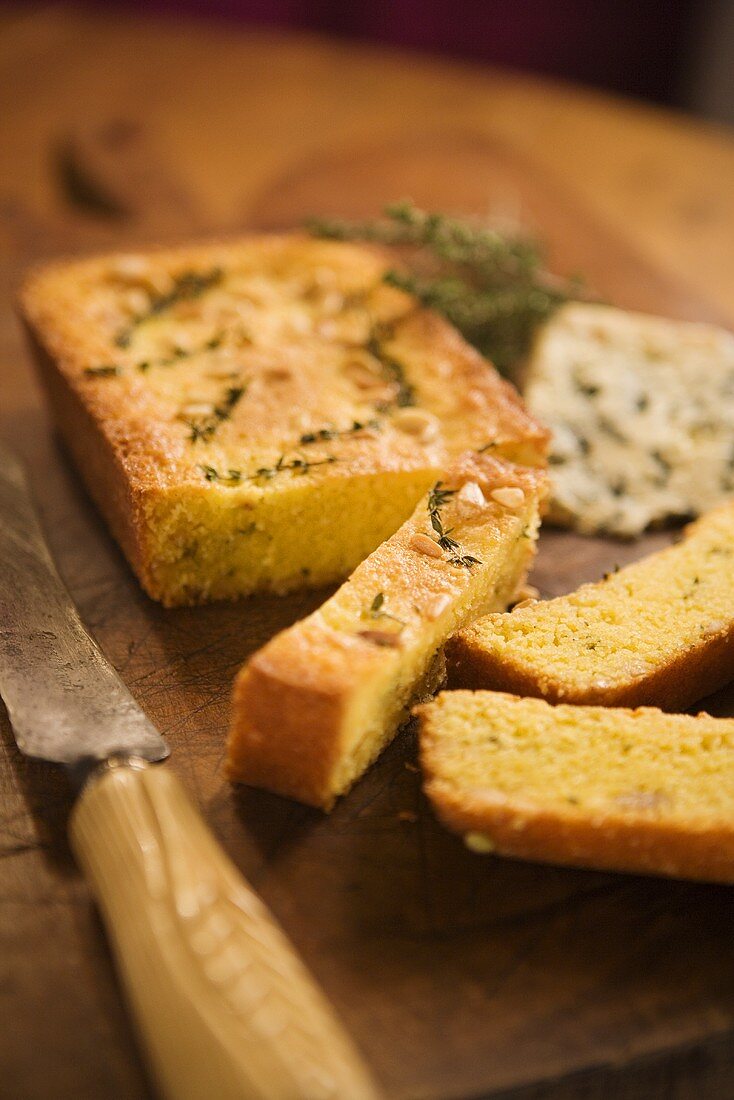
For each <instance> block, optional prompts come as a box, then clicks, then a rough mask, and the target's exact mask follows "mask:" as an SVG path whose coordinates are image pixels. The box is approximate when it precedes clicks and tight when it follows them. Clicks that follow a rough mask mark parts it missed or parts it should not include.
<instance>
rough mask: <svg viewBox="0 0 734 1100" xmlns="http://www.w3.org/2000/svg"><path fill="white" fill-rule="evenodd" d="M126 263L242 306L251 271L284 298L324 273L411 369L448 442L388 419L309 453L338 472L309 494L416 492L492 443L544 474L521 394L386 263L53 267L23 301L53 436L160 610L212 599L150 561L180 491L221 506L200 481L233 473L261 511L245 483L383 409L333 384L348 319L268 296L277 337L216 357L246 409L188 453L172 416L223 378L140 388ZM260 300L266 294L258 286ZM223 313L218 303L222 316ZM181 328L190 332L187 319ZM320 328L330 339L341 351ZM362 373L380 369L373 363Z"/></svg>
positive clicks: (283, 247)
mask: <svg viewBox="0 0 734 1100" xmlns="http://www.w3.org/2000/svg"><path fill="white" fill-rule="evenodd" d="M131 261H134V262H135V264H138V265H139V264H141V263H142V264H143V266H144V269H145V276H144V277H145V279H148V280H149V281H153V282H155V280H156V279H159V278H161V277H165V278H166V279H168V280H169V281H170V279H172V278H174V279H175V278H176V277H177V276H180V275H181V273H183V272H185V271H187V270H189V269H191V270H204V269H206V270H210V269H211V270H214V269H216V268H217V267H222V268H225V269H227V271H228V272H230V273H231V272H234V273H235V276H236V277H237V278H245V276H246V278H247V279H250V281H251V283H253V280H254V283H253V286H254V289H253V287H252V286H251V285H250V283H248V284H247V287H246V288H245V290H246V294H250V293H252V294H253V295H254V298H255V299H256V297H257V291H258V286H257V279H258V265H263V268H264V269H266V270H267V273H268V275H267V278H269V279H271V281H272V282H271V284H270V287H271V289H272V286H275V287H276V289H278V288H281V283H279V281H278V280H280V279H281V276H282V279H283V282H282V286H285V287H290V285H291V284H290V283H289V282H288V280H291V282H293V284H294V285H297V287H299V288H300V287H302V286H306V285H307V284H308V283H309V279H311V277H312V276H313V278H317V277H321V276H320V274H319V273H320V272H322V271H323V270H331V272H332V277H333V283H334V286H336V287H337V288H338V289H339V290H340V291H341V292H343V295H342V296H343V300H344V301H345V302H348V300H349V295H350V294H354V295H355V296H356V298H360V295H361V296H362V298H363V299H365V300H366V301H368V306H369V308H367V306H365V307H364V310H363V314H360V313H359V310H358V309H357V310H356V313H355V316H354V317H353V318H352V321H354V322H355V323H356V324H357V329H359V326H360V325H362V327H364V324H365V323H366V322H365V318H366V317H371V318H372V319H373V321H374V322H375V323H378V324H379V325H380V326H382V329H383V330H384V334H385V336H384V347H385V352H386V354H387V355H389V356H395V355H397V354H400V355H401V356H403V355H404V356H407V357H408V359H409V360H410V364H409V365H410V372H411V376H412V377H411V381H412V380H413V379H415V381H416V382H417V384H418V387H419V389H420V390H421V394H420V397H421V401H420V404H421V406H422V407H424V408H425V409H426V410H427V412H428V413H429V416H430V417H431V418H433V419H434V420H435V421H436V422H437V423H438V424H439V425H440V428H441V429H442V430H439V431H438V433H437V434H436V433H434V434H431V433H428V434H427V435H426V437H425V438H419V437H417V436H416V435H414V434H411V433H410V432H405V431H400V430H398V429H397V427H396V426H395V425H397V423H398V420H399V418H398V417H395V418H393V417H392V416H391V415H389V416H387V417H386V419H385V421H384V424H382V426H381V430H379V431H373V432H370V431H365V432H359V433H355V434H354V436H353V437H350V438H348V439H346V440H336V441H335V442H333V443H331V444H330V449H329V454H328V455H327V454H326V450H325V448H324V446H321V447H320V449H319V448H317V447H314V448H313V449H312V450H311V451H309V455H308V457H311V456H314V457H317V458H321V459H323V458H325V457H326V458H330V457H331V453H332V452H335V453H337V454H338V461H334V462H333V463H331V464H329V463H325V464H322V465H321V466H319V468H318V470H317V471H316V472H315V473H313V474H312V473H309V474H308V478H307V480H309V479H310V478H316V477H317V478H318V482H319V484H320V485H325V484H328V483H330V482H332V481H333V482H339V483H341V482H343V481H348V480H349V479H351V478H355V477H366V476H371V475H381V474H382V473H384V472H386V471H390V472H392V473H400V474H402V473H405V474H409V473H411V472H414V473H415V475H416V476H417V477H423V478H425V477H426V474H425V472H424V471H430V470H440V469H441V468H442V467H443V466H444V465H445V463H446V461H447V460H448V459H449V458H451V457H453V456H454V455H455V454H456V453H458V451H459V450H462V449H464V448H470V447H476V448H477V449H478V448H479V447H482V446H484V445H485V444H487V443H492V444H494V445H496V448H497V451H498V452H499V453H501V454H506V455H508V456H510V457H514V458H518V459H519V460H521V461H524V462H529V463H542V462H543V461H544V456H545V452H546V449H547V442H548V433H547V432H546V431H545V429H543V428H542V427H540V426H539V425H538V424H537V422H536V421H535V420H534V419H533V418H532V417H531V416H529V414H528V413H527V412H526V410H525V409H524V406H523V405H522V402H521V401H520V398H519V397H518V395H517V393H516V392H515V391H514V390H513V389H512V387H510V386H508V384H507V383H505V382H503V381H502V380H501V379H500V378H499V377H498V375H497V374H496V372H495V371H494V369H493V368H492V367H491V366H490V365H489V364H488V363H487V362H486V361H485V360H483V359H482V358H481V356H479V355H478V354H477V353H476V352H474V351H473V349H471V348H469V347H468V345H466V344H465V342H464V341H463V340H462V338H461V337H460V336H459V335H458V333H456V332H455V331H454V330H453V329H452V328H451V326H450V325H448V324H447V322H446V321H444V320H443V319H442V318H440V317H438V316H436V315H434V314H432V313H430V312H429V311H426V310H422V309H419V308H416V306H415V303H414V302H413V300H412V299H411V298H410V297H409V296H408V295H405V294H404V293H403V292H401V291H397V290H395V289H393V288H391V287H388V286H385V285H383V284H382V283H381V275H382V272H383V271H384V270H385V268H386V266H387V262H388V261H387V259H386V257H385V256H384V254H382V253H380V252H379V251H378V250H376V249H372V248H368V247H363V246H357V245H351V244H343V243H339V242H328V241H314V240H312V239H310V238H305V237H301V236H299V235H296V234H292V235H282V236H267V237H253V238H243V239H241V240H236V241H229V242H212V243H204V244H197V245H192V246H189V247H183V248H176V249H161V250H157V251H154V252H146V253H145V254H143V255H141V256H127V255H118V254H114V255H107V256H100V257H93V258H91V259H86V260H78V261H74V262H70V263H56V264H52V265H48V266H46V267H44V268H42V269H40V270H38V271H36V272H34V273H32V274H31V275H30V276H29V277H28V279H27V280H26V283H25V285H24V287H23V288H22V291H21V294H20V309H21V313H22V316H23V318H24V321H25V323H26V325H27V328H28V330H29V332H30V333H31V346H32V350H33V353H34V358H35V360H36V363H37V366H38V369H39V372H40V375H41V378H42V380H43V382H44V385H45V386H46V388H47V389H48V391H49V394H50V397H51V403H52V407H53V409H54V414H55V416H56V418H57V420H58V423H59V428H60V431H61V434H62V436H63V437H64V439H65V440H66V443H67V445H68V447H69V449H70V450H71V453H72V455H73V456H74V459H75V462H76V464H77V465H78V467H79V469H80V472H81V474H82V476H83V478H84V480H85V483H86V484H87V487H88V489H89V491H90V493H91V495H92V497H93V498H94V500H95V502H96V503H97V505H98V507H99V508H100V510H101V511H102V512H103V514H104V515H105V517H106V518H107V521H108V523H109V525H110V528H111V529H112V531H113V533H114V534H115V537H116V538H117V539H118V540H119V541H120V543H121V545H122V547H123V549H124V551H125V553H126V554H127V556H128V558H129V559H130V561H131V564H132V565H133V568H134V569H135V571H136V572H137V573H138V575H139V577H140V579H141V581H142V583H143V584H144V586H145V587H146V588H147V590H148V591H149V593H150V594H151V595H153V596H154V597H156V598H159V599H163V600H164V602H168V603H176V602H189V601H191V600H196V599H198V598H202V597H203V598H206V590H205V586H204V587H202V591H201V593H200V594H199V595H197V592H196V586H195V585H194V586H193V588H192V586H191V585H189V587H188V588H186V587H185V586H182V587H181V590H180V591H179V590H173V589H170V587H169V586H168V582H167V581H166V580H164V579H163V578H162V572H161V570H160V569H158V568H157V564H158V563H157V561H156V560H155V554H156V551H155V549H154V543H155V538H154V537H149V536H150V535H151V532H150V531H149V527H150V525H151V524H153V523H155V522H158V521H157V520H154V519H152V518H151V511H152V509H153V508H154V506H155V505H157V504H158V503H160V502H161V501H164V500H165V499H167V494H168V493H169V492H178V491H180V489H181V488H182V487H185V488H187V489H188V488H191V489H192V490H193V491H194V492H196V493H199V492H201V491H202V490H203V491H206V492H209V490H210V489H213V490H214V492H216V489H217V486H210V485H209V484H207V482H206V481H205V480H204V478H203V474H202V471H203V470H205V469H207V468H215V469H216V470H219V471H227V470H228V469H231V468H232V467H238V468H239V469H240V471H241V479H240V482H239V483H238V484H237V485H236V486H233V487H231V495H230V501H234V500H235V499H236V501H237V502H238V503H240V504H241V506H242V507H243V508H245V509H256V508H257V506H258V504H259V503H260V502H261V501H262V500H263V497H264V494H265V493H268V492H270V485H269V484H265V483H262V484H261V483H260V482H259V481H257V479H255V478H253V477H252V471H256V470H257V469H259V468H260V467H261V466H270V465H271V464H272V463H274V462H275V461H276V459H277V458H278V456H279V455H280V454H282V453H284V452H287V454H288V455H289V456H290V457H293V456H294V455H296V453H297V449H298V445H299V439H300V438H301V436H302V435H303V434H304V433H307V432H309V431H311V432H312V431H314V430H316V431H318V430H319V429H322V428H324V427H325V426H326V427H329V426H332V425H337V426H342V425H350V424H351V423H352V421H353V420H355V421H356V420H358V419H360V420H367V419H369V418H370V417H374V416H375V412H374V408H375V407H377V406H379V404H380V402H379V400H378V399H379V398H380V397H381V396H383V397H384V396H385V395H384V394H382V393H381V390H380V384H379V379H378V385H377V388H376V389H373V390H370V391H369V392H367V393H365V391H364V389H362V390H360V389H359V388H358V389H357V390H354V389H351V390H350V389H349V387H347V386H346V385H345V383H344V380H343V377H342V374H341V373H340V372H341V371H342V370H347V369H348V368H349V366H350V365H351V364H349V363H345V362H344V361H345V357H346V358H348V357H349V356H350V355H351V354H352V352H351V351H350V350H349V349H350V348H351V347H352V346H354V348H355V355H356V357H357V359H359V357H360V356H361V357H364V356H365V351H364V347H363V345H362V343H361V341H363V340H364V339H365V338H366V336H365V333H362V335H361V336H360V335H359V332H358V333H357V335H356V336H355V337H352V336H350V334H349V331H347V330H344V331H342V329H340V328H339V325H341V324H343V322H344V318H345V317H346V318H347V320H349V318H350V317H351V314H350V312H349V309H348V308H347V307H346V306H345V307H344V308H345V310H346V313H343V314H336V315H334V316H333V317H332V315H331V314H329V315H328V316H327V315H326V314H324V316H323V317H322V314H321V313H320V312H319V310H321V308H322V303H321V299H319V304H318V305H317V306H313V308H312V306H311V304H309V303H310V299H308V292H305V293H306V298H304V299H303V300H301V299H300V298H298V294H300V290H298V291H297V292H296V291H294V292H293V293H294V294H295V295H296V297H295V298H293V296H292V295H291V298H288V295H287V294H286V295H285V297H283V296H282V295H281V298H277V295H276V298H277V301H276V304H275V305H274V306H273V308H272V309H270V306H269V305H267V301H269V299H267V293H266V305H265V306H263V309H262V310H261V312H259V313H258V312H257V310H258V308H259V307H258V306H257V303H256V305H255V307H253V308H254V313H253V318H254V320H253V324H255V325H256V326H257V325H259V324H260V321H261V320H262V319H263V318H264V320H265V321H266V322H267V323H268V324H270V323H271V322H272V323H273V325H274V328H273V331H272V332H270V333H269V334H268V332H269V330H267V324H266V326H265V330H264V341H263V342H261V341H260V333H259V331H258V332H257V333H255V334H254V335H255V337H256V338H255V340H254V342H252V341H250V340H249V337H248V341H246V343H245V345H243V346H238V347H237V348H235V349H224V351H222V352H221V353H217V354H221V355H222V356H224V355H225V351H232V352H233V357H232V356H230V360H227V359H226V357H225V359H224V360H223V362H230V361H231V362H232V364H233V365H234V366H235V367H236V368H237V370H238V371H240V374H241V375H242V378H241V381H243V383H244V385H245V398H244V399H242V400H240V401H239V403H238V404H237V406H236V407H235V408H234V409H233V411H232V413H231V415H228V417H227V420H226V423H225V422H222V423H220V424H219V425H218V427H217V432H216V435H215V436H214V437H213V438H211V439H206V440H203V441H202V440H199V441H198V442H195V444H192V442H191V438H190V435H189V433H190V430H191V429H190V425H188V426H187V421H186V416H185V415H184V411H182V410H185V409H186V408H189V407H190V406H191V400H190V399H191V398H194V399H200V398H202V396H203V397H205V398H206V400H207V401H211V402H212V405H214V404H215V403H216V400H217V394H219V393H220V392H222V387H223V386H225V385H228V384H229V385H231V383H225V382H218V383H217V382H213V381H211V379H212V378H214V377H217V376H218V377H220V378H221V377H224V376H225V375H224V374H223V373H222V371H221V369H220V370H219V374H218V375H217V374H216V372H214V371H210V372H208V373H207V372H203V373H200V374H199V375H197V374H196V373H195V371H194V370H193V369H189V366H188V362H189V361H188V360H187V361H185V362H184V365H183V366H175V367H172V368H163V367H154V369H153V370H147V371H146V372H143V371H142V370H140V369H138V368H139V362H138V361H137V360H140V358H141V357H142V356H143V355H147V352H146V351H145V347H146V346H147V345H141V348H132V349H130V348H128V349H126V348H124V347H123V348H120V347H118V346H116V345H115V335H116V334H118V335H119V332H120V331H121V325H123V322H124V320H125V318H126V317H128V319H129V315H128V314H127V313H125V312H124V309H128V306H124V309H123V305H121V304H120V303H121V302H124V301H126V300H127V299H126V298H125V295H128V297H129V294H130V293H131V292H130V291H129V290H126V289H124V288H123V289H121V286H123V284H122V283H121V282H120V280H121V279H122V276H119V277H118V275H117V274H115V272H117V271H118V270H124V269H125V267H126V265H127V266H129V265H130V262H131ZM242 271H244V272H245V275H242V274H241V272H242ZM137 289H138V288H137V286H136V287H135V288H134V289H133V292H132V293H135V292H137ZM265 290H266V291H267V292H269V290H268V286H266V288H265ZM238 293H239V292H238ZM284 293H285V292H284ZM290 293H291V291H290V290H288V294H290ZM324 294H327V291H325V292H324ZM245 296H246V295H245ZM337 296H338V295H337ZM365 296H366V298H365ZM205 297H206V296H205ZM286 298H287V301H286ZM281 299H282V300H281ZM307 299H308V300H307ZM248 300H249V299H248ZM304 302H306V305H304ZM294 303H295V304H294ZM226 307H227V303H225V306H224V308H225V313H226ZM130 308H132V307H130ZM323 308H324V309H326V308H327V307H326V306H324V307H323ZM329 308H331V307H329ZM360 308H361V307H360ZM268 310H270V312H268ZM304 310H305V311H306V312H305V313H304ZM308 310H311V313H308ZM314 311H315V312H314ZM304 317H305V320H304ZM324 317H325V320H324ZM176 318H177V323H184V324H185V310H183V312H181V316H180V317H178V314H177V315H176ZM296 322H298V325H301V326H302V325H303V324H306V327H307V328H308V325H311V329H308V331H306V332H305V334H303V335H299V334H298V332H296V330H295V329H294V332H295V335H294V332H291V329H290V328H289V327H288V326H289V325H291V324H293V325H296ZM212 324H215V322H214V321H213V322H212ZM350 324H351V321H350ZM298 325H296V329H298ZM329 325H332V327H333V326H334V325H336V328H337V331H336V334H335V335H334V334H331V330H330V329H329V328H328V326H329ZM123 327H124V325H123ZM312 330H313V331H312ZM156 338H157V337H156ZM353 338H354V339H356V341H357V343H356V344H355V345H352V343H351V341H352V339H353ZM146 339H147V337H146ZM151 339H152V338H151ZM368 359H369V356H368ZM370 362H371V364H372V367H373V368H374V367H375V362H374V360H370ZM108 363H110V364H112V365H114V366H115V368H116V370H117V374H116V375H114V376H103V375H95V374H94V373H90V369H91V371H92V372H93V371H94V370H96V369H97V368H98V367H99V366H100V365H104V364H108ZM215 365H217V366H219V362H218V361H217V363H216V364H215ZM356 365H357V367H358V366H359V362H357V364H356ZM368 365H369V364H368ZM368 373H369V372H368ZM174 379H175V380H178V379H180V380H181V394H180V395H178V394H176V393H175V392H174V393H173V395H172V386H173V380H174ZM273 379H275V381H273ZM207 387H208V389H207ZM385 387H387V396H388V397H389V396H390V392H391V387H392V389H394V385H393V383H390V382H389V380H388V381H387V382H386V381H384V380H383V382H382V388H383V389H384V388H385ZM202 388H203V389H204V390H205V391H206V392H204V393H202ZM184 398H186V400H184ZM368 399H369V400H368ZM355 402H357V406H355ZM355 409H358V411H355ZM370 410H372V411H370ZM444 428H445V430H443V429H444ZM80 436H81V437H83V438H80ZM317 452H318V453H317ZM428 476H430V474H428ZM423 484H425V480H424V481H423ZM211 499H214V496H213V494H212V497H211ZM403 514H404V513H403ZM152 535H155V532H152ZM243 590H244V588H243Z"/></svg>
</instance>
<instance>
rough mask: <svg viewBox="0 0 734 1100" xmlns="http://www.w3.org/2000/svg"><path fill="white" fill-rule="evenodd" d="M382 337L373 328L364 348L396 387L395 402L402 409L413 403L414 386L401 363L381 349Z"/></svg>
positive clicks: (387, 379)
mask: <svg viewBox="0 0 734 1100" xmlns="http://www.w3.org/2000/svg"><path fill="white" fill-rule="evenodd" d="M384 339H385V338H384V336H382V335H381V334H380V333H378V332H377V331H375V330H373V332H372V334H371V336H370V338H369V340H368V341H367V343H366V345H365V349H366V350H367V351H368V352H369V353H370V355H373V356H374V357H375V359H377V361H378V362H379V364H380V366H381V367H382V372H383V374H384V376H385V379H386V381H388V382H390V383H392V384H393V385H395V386H396V387H397V389H396V392H395V404H396V405H397V406H398V408H401V409H404V408H407V407H408V406H409V405H415V386H413V385H412V384H411V383H410V382H409V381H408V379H407V377H406V375H405V368H404V367H403V365H402V363H399V362H398V360H397V359H393V357H392V356H391V355H388V354H387V353H386V352H385V351H384V350H383V346H382V344H383V341H384Z"/></svg>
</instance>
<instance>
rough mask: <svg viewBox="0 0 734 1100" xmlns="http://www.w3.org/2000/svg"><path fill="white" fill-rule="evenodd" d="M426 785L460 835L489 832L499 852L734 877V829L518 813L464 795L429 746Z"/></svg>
mask: <svg viewBox="0 0 734 1100" xmlns="http://www.w3.org/2000/svg"><path fill="white" fill-rule="evenodd" d="M421 765H422V767H423V770H424V772H425V774H426V780H425V784H424V786H425V791H426V794H427V796H428V797H429V799H430V800H431V803H432V805H433V807H434V809H435V810H436V813H437V814H438V816H439V818H440V819H441V821H443V823H444V824H445V825H446V826H447V828H449V829H451V831H452V832H455V833H459V834H461V835H463V836H466V835H467V834H471V833H478V834H479V835H480V836H483V835H485V834H486V835H489V836H491V837H492V840H493V842H494V848H495V850H496V852H497V853H498V854H499V855H504V856H512V857H513V858H515V859H523V860H534V861H537V862H541V863H555V864H560V865H561V866H567V867H592V868H594V869H596V870H608V871H628V872H631V873H633V874H652V875H666V876H669V877H672V878H689V879H698V880H700V881H703V882H734V829H732V828H729V827H727V826H723V825H722V826H719V827H717V828H710V827H709V828H707V829H705V830H702V831H700V832H697V831H694V830H691V829H686V828H684V827H682V826H680V825H674V824H667V823H658V822H652V821H630V820H627V819H623V818H621V817H620V818H616V819H615V818H612V817H610V818H608V819H606V820H605V821H604V822H603V823H596V824H595V825H594V826H593V827H590V823H589V820H588V819H584V818H582V817H580V816H573V815H571V814H568V815H565V816H564V817H560V816H559V815H558V814H555V813H553V812H544V811H543V810H540V809H538V810H534V811H533V813H532V815H530V814H528V812H527V811H526V810H523V811H521V812H518V809H517V808H516V807H515V806H513V805H512V804H511V803H509V802H506V801H502V800H493V799H492V798H491V796H490V795H482V794H479V793H476V794H473V795H471V796H465V797H464V796H460V795H459V794H458V793H457V792H456V791H455V789H454V788H453V787H451V785H450V784H446V783H445V782H442V781H441V780H440V779H436V778H435V777H433V775H432V771H431V755H430V750H427V751H425V752H422V754H421Z"/></svg>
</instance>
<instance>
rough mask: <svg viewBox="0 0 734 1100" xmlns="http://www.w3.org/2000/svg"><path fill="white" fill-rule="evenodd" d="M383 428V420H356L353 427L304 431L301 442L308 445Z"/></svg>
mask: <svg viewBox="0 0 734 1100" xmlns="http://www.w3.org/2000/svg"><path fill="white" fill-rule="evenodd" d="M381 428H382V421H381V420H365V421H362V420H354V421H353V422H352V426H351V428H319V429H318V430H317V431H315V432H304V434H303V435H302V436H301V438H300V440H299V442H300V444H301V446H303V447H307V446H308V445H309V444H310V443H326V442H328V441H329V440H332V439H343V438H344V437H345V436H351V435H358V434H359V433H360V432H364V431H368V430H374V431H379V430H380V429H381Z"/></svg>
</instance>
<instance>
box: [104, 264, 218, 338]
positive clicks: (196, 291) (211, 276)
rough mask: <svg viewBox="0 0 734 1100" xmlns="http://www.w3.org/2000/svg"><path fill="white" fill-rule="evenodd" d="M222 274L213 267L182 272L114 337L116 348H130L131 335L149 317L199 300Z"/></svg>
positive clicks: (216, 282) (215, 284) (215, 283)
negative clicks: (165, 290)
mask: <svg viewBox="0 0 734 1100" xmlns="http://www.w3.org/2000/svg"><path fill="white" fill-rule="evenodd" d="M223 276H224V272H223V271H222V269H221V267H213V268H212V269H211V271H204V272H200V271H184V272H182V273H181V274H180V275H177V276H176V278H175V279H174V282H173V287H172V289H171V290H169V291H167V292H166V293H165V294H157V295H155V296H154V297H152V298H151V300H150V303H149V305H148V308H147V310H145V312H143V313H140V314H138V316H137V317H134V318H133V319H132V321H131V322H130V324H128V325H126V326H125V328H123V329H121V330H120V332H118V334H117V336H116V337H115V344H116V345H117V347H118V348H128V347H130V342H131V340H132V337H133V333H134V332H135V329H136V328H137V327H138V325H141V324H143V322H144V321H149V320H150V319H151V317H157V316H158V314H160V313H163V312H165V310H167V309H170V308H171V307H172V306H175V305H178V303H179V302H185V301H190V300H191V299H192V298H200V297H201V295H202V294H203V293H204V292H205V291H207V290H209V289H210V288H211V287H213V286H217V285H218V284H219V283H221V281H222V278H223Z"/></svg>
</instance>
